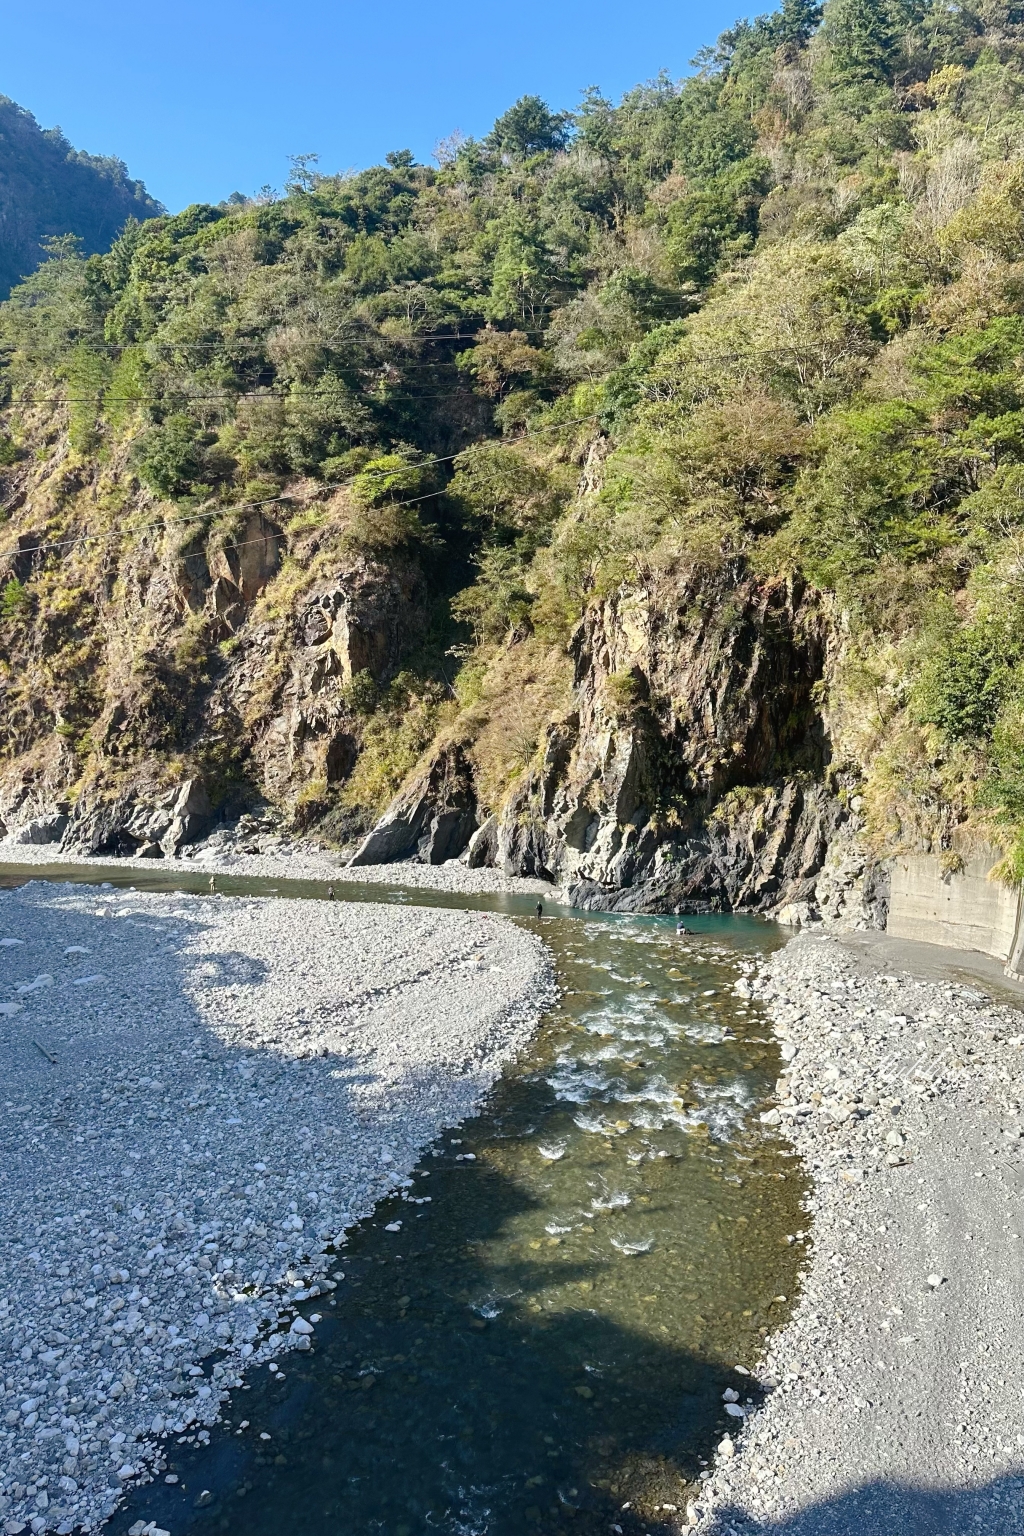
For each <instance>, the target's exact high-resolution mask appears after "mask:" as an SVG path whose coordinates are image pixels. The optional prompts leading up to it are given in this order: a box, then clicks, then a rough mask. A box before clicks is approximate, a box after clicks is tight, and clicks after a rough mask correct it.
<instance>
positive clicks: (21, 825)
mask: <svg viewBox="0 0 1024 1536" xmlns="http://www.w3.org/2000/svg"><path fill="white" fill-rule="evenodd" d="M118 468H119V466H116V465H115V466H113V468H112V470H111V471H110V474H111V476H112V477H113V478H114V479H115V480H116V476H117V472H118ZM8 479H9V482H10V481H13V482H14V484H13V485H11V484H10V483H9V485H8V493H9V494H8V501H7V510H8V513H9V514H10V515H12V519H13V522H14V527H9V528H8V529H7V530H6V532H7V538H6V540H5V543H6V546H7V553H6V555H5V556H3V558H2V561H0V584H4V585H5V586H6V587H8V588H10V590H12V591H14V592H15V593H17V590H18V585H19V584H26V592H27V593H30V596H28V597H26V599H25V601H24V604H23V605H19V604H17V603H15V602H10V603H9V604H8V611H7V612H6V614H5V616H4V618H3V621H2V630H0V711H2V717H3V721H4V726H5V731H4V737H5V739H4V743H3V746H4V754H3V761H2V765H0V823H2V825H3V826H4V827H5V828H6V829H8V830H10V831H12V832H14V833H15V835H18V836H22V837H25V838H28V839H30V840H36V841H60V842H61V843H62V846H63V847H64V848H66V849H68V850H71V851H77V852H85V853H99V852H106V853H112V854H118V853H143V854H146V855H148V856H151V857H164V856H167V855H171V854H174V853H175V852H177V851H178V849H180V848H181V847H182V846H183V845H184V844H187V843H189V842H191V841H194V840H195V838H197V837H201V836H203V835H204V834H205V833H207V832H208V831H209V830H210V829H211V827H212V826H213V825H214V824H215V822H216V821H218V820H220V819H223V818H224V817H229V818H234V817H237V815H238V814H239V813H240V812H242V811H244V810H245V809H246V808H248V807H249V806H251V805H253V804H258V803H260V802H263V801H267V802H270V803H272V804H274V805H276V806H278V807H280V808H282V810H283V811H284V813H285V814H286V815H292V816H293V817H294V818H295V819H296V820H301V812H302V804H303V796H304V795H308V794H309V792H310V786H315V787H316V788H317V790H318V792H319V791H329V790H330V789H331V788H332V787H334V786H337V785H340V784H342V783H343V782H344V781H345V779H346V778H347V776H348V775H349V773H350V772H351V770H352V767H353V765H354V764H355V762H356V759H357V756H358V752H359V747H360V739H361V731H362V728H363V726H362V720H361V717H360V715H359V713H358V712H357V711H356V710H355V709H354V708H353V705H352V701H351V685H352V682H353V679H354V678H359V677H362V678H363V679H364V681H365V680H372V681H373V682H374V683H387V682H388V680H389V679H390V678H392V677H393V676H394V675H395V673H396V672H397V671H398V670H399V668H400V666H401V663H402V660H403V657H404V656H405V655H406V654H407V653H408V651H409V650H410V649H411V648H414V647H415V646H416V645H417V644H418V643H419V641H420V640H421V638H422V635H423V632H424V627H425V623H426V612H427V590H426V583H425V580H424V576H423V573H422V570H421V568H420V566H419V564H418V563H417V560H416V559H415V558H414V556H413V555H412V554H410V553H408V552H406V551H403V550H391V551H389V552H388V553H387V555H386V557H384V556H381V557H375V556H373V555H371V554H370V553H368V552H366V551H365V550H360V549H358V548H357V547H355V546H353V544H352V543H351V541H349V540H347V538H346V531H345V530H346V525H345V508H344V506H343V505H342V504H341V503H340V501H339V499H338V498H334V500H331V499H329V497H327V496H325V493H324V492H323V491H322V489H320V488H317V487H312V486H309V485H304V484H299V485H296V486H295V487H293V488H291V492H292V494H291V495H290V496H289V497H288V498H280V499H279V500H278V501H277V502H275V503H273V504H267V505H264V506H253V507H251V508H249V509H243V510H242V511H241V512H240V513H238V512H236V513H234V514H233V515H232V517H231V520H230V522H228V523H226V524H224V523H222V524H221V525H220V526H219V527H218V526H216V516H215V515H214V516H212V517H210V518H207V519H204V518H201V517H197V518H193V519H192V520H191V521H190V520H188V519H186V518H180V519H173V518H172V519H171V520H170V521H169V522H167V523H164V522H163V520H162V519H161V518H160V517H159V509H158V508H156V507H154V506H153V505H152V498H150V497H148V496H147V494H146V493H143V492H138V491H136V493H135V501H134V503H133V504H132V505H130V506H129V507H127V508H126V507H124V506H123V505H121V506H119V507H118V521H119V524H120V526H121V528H122V529H123V528H124V525H125V523H126V522H127V521H128V520H129V519H134V520H135V522H136V523H137V525H138V528H139V532H138V533H136V534H135V535H134V536H132V535H131V534H130V533H129V536H128V537H124V536H121V535H117V536H112V537H111V538H110V539H109V540H107V539H103V538H98V539H95V540H89V541H79V540H77V539H76V538H75V528H76V524H77V523H78V522H79V521H82V522H86V520H87V521H88V524H89V525H90V526H92V527H95V525H96V522H97V520H98V506H102V501H103V496H104V493H105V492H106V493H107V494H109V490H110V487H109V486H105V485H104V483H103V481H102V478H101V477H99V476H97V479H96V480H95V481H92V482H87V481H83V480H82V478H81V476H76V477H75V479H74V482H73V483H70V482H69V481H68V479H67V476H63V478H62V468H61V458H60V455H59V453H58V454H55V455H54V456H53V457H52V458H51V459H49V460H47V461H46V463H45V464H43V465H42V466H41V467H40V466H39V465H38V464H37V465H33V466H30V467H27V468H23V469H22V468H19V470H18V471H17V472H16V473H12V474H11V475H9V477H8ZM19 523H20V524H21V527H20V528H19V526H18V524H19ZM211 523H212V524H214V525H215V526H213V527H212V528H211ZM55 524H57V526H58V527H59V528H60V529H61V533H60V534H59V535H56V536H55V534H54V533H53V532H52V531H51V530H53V528H54V525H55ZM179 524H180V526H179ZM129 528H130V523H129ZM60 537H64V538H65V539H66V545H64V546H58V545H57V544H56V539H59V538H60ZM55 547H60V548H61V549H62V550H63V549H64V548H66V555H65V558H64V560H63V562H62V565H61V567H60V569H59V571H57V572H55V571H54V569H53V559H52V557H53V552H54V548H55ZM12 580H13V582H14V583H15V585H14V587H10V584H11V582H12ZM357 829H358V822H357Z"/></svg>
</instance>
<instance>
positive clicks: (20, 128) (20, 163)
mask: <svg viewBox="0 0 1024 1536" xmlns="http://www.w3.org/2000/svg"><path fill="white" fill-rule="evenodd" d="M159 213H163V208H162V207H161V206H160V204H159V203H158V202H157V201H156V199H155V198H152V197H150V196H149V194H148V193H147V191H146V189H145V187H144V186H143V185H142V182H141V181H132V180H131V179H130V178H129V175H128V168H127V166H126V165H125V164H124V162H123V161H122V160H118V159H116V158H115V157H114V156H112V155H88V154H85V153H83V152H82V151H81V150H76V149H73V148H72V147H71V145H70V144H69V143H68V141H67V139H66V138H65V137H64V135H63V134H62V133H61V131H60V129H59V128H40V126H39V124H38V123H37V122H36V120H35V118H34V117H33V116H32V114H31V112H26V111H25V109H24V107H19V106H18V105H17V103H16V102H13V101H11V100H10V98H9V97H7V96H0V298H6V297H7V295H8V294H9V293H10V291H11V289H12V288H13V287H14V285H15V283H18V282H20V281H21V279H22V278H23V277H27V276H28V275H29V273H31V272H34V271H35V269H36V267H37V266H38V265H39V263H40V262H41V261H43V260H44V258H45V255H46V251H47V243H48V242H49V241H50V240H54V239H59V238H60V237H61V236H62V235H69V234H71V235H76V236H77V237H78V239H79V240H80V241H81V244H82V249H83V250H84V251H85V252H86V254H87V255H89V254H91V253H93V252H94V251H105V250H107V249H108V247H109V246H110V245H112V244H113V242H114V240H115V239H116V237H117V236H118V235H119V234H120V232H121V230H122V229H123V228H124V225H125V223H126V222H127V221H128V219H150V218H152V217H153V216H154V214H159Z"/></svg>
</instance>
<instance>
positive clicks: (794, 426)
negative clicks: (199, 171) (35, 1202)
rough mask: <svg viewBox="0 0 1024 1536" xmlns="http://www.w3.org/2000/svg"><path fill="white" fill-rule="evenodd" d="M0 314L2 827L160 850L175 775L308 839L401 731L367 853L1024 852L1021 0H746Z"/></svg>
mask: <svg viewBox="0 0 1024 1536" xmlns="http://www.w3.org/2000/svg"><path fill="white" fill-rule="evenodd" d="M0 337H2V345H3V349H4V351H3V357H4V363H3V373H2V388H3V391H4V395H3V399H4V401H5V402H6V404H5V408H4V412H3V431H4V434H5V435H4V436H3V438H2V439H0V455H2V459H3V463H4V466H5V467H4V470H3V474H4V488H3V516H4V519H5V521H4V524H3V529H2V532H0V548H2V549H4V550H6V551H7V552H8V554H7V559H6V566H5V570H6V585H5V587H4V590H3V597H2V605H0V611H2V618H0V652H2V657H3V663H2V664H3V676H2V687H3V692H4V754H5V756H4V763H5V767H4V771H3V780H2V795H0V799H2V805H0V810H3V812H4V814H5V815H6V816H7V818H8V820H9V821H10V822H12V824H13V823H14V822H17V821H18V820H19V819H24V817H25V816H27V815H28V814H29V813H30V812H38V811H41V810H44V809H47V808H50V807H52V806H53V805H55V804H57V803H58V802H62V803H64V804H65V805H66V806H67V807H68V809H69V811H70V814H71V827H70V829H69V832H68V834H67V835H68V837H69V839H70V843H69V846H80V847H85V846H89V847H100V846H107V847H115V846H116V847H121V848H130V847H139V846H145V847H146V848H147V851H150V849H151V850H152V851H154V852H158V851H160V848H161V847H163V846H164V844H161V842H160V835H159V827H160V826H163V825H164V824H165V821H166V817H165V819H164V822H161V821H160V817H159V815H158V814H157V812H156V811H154V807H157V808H159V804H160V797H161V795H162V796H163V797H164V799H165V800H166V799H167V797H168V796H171V797H172V798H173V793H174V789H175V786H177V785H179V784H181V783H182V782H183V781H184V780H185V779H186V778H188V777H191V776H196V775H200V776H202V778H203V781H204V784H205V786H206V789H207V790H208V793H209V795H210V798H211V801H212V803H213V804H214V806H216V805H218V804H219V805H222V806H223V807H224V808H225V812H226V813H227V814H234V813H235V811H236V810H237V809H238V808H240V807H241V806H243V805H244V804H245V803H247V802H250V801H253V800H264V799H265V800H268V801H269V802H271V803H273V804H275V805H277V806H278V807H279V808H281V810H282V811H283V812H284V813H286V814H287V816H288V817H289V818H291V819H292V821H293V824H294V825H296V826H298V827H300V828H316V829H319V831H320V833H321V835H323V836H326V837H328V838H333V839H335V840H338V841H341V842H346V841H351V840H352V839H353V838H355V837H356V836H357V834H359V833H360V832H361V831H364V830H366V829H367V828H368V827H369V826H370V825H371V824H372V823H373V821H374V820H375V818H376V817H377V816H378V815H379V813H380V812H381V811H382V810H383V809H384V808H385V806H386V805H387V804H388V801H389V799H390V797H391V796H392V795H393V794H394V793H395V791H396V790H398V789H399V788H400V786H401V785H402V783H403V780H405V778H406V775H407V774H410V773H411V774H412V778H411V779H410V780H409V781H408V783H407V785H406V790H405V793H404V796H403V797H402V798H401V799H400V800H399V802H398V804H397V805H396V806H395V807H394V808H393V810H392V813H391V816H390V818H389V820H388V822H387V823H386V826H385V829H384V831H383V832H382V834H381V835H380V837H379V838H378V840H377V842H376V843H373V844H371V851H372V850H373V849H375V850H376V853H377V854H380V853H381V852H383V853H386V854H389V855H395V854H401V853H408V852H411V851H414V850H415V848H416V847H417V846H418V847H419V849H420V852H421V854H422V855H423V856H425V857H430V858H437V857H442V856H444V855H445V854H446V853H452V852H458V851H459V848H461V847H462V846H463V845H464V843H465V840H466V837H467V836H468V835H469V833H470V832H471V831H472V829H473V828H474V827H477V826H481V825H482V826H483V828H484V830H483V832H482V833H481V834H480V835H478V836H477V838H476V839H475V840H474V848H473V853H472V856H473V857H474V858H479V859H485V858H486V859H495V858H496V859H499V860H501V861H503V862H504V863H505V864H506V865H507V866H508V867H510V868H519V869H524V870H535V869H540V870H547V871H549V872H550V873H552V874H554V875H557V876H558V877H559V878H560V879H566V880H569V881H570V882H572V883H574V888H576V889H577V890H578V895H579V899H580V900H583V901H589V902H590V903H591V904H613V905H614V904H622V903H621V901H620V897H621V893H622V892H630V891H632V892H634V893H639V894H634V895H633V896H630V897H628V898H626V900H627V904H628V901H636V902H637V903H638V904H644V903H646V904H649V905H658V904H661V905H666V904H673V905H682V906H684V907H685V906H686V905H687V904H698V905H699V904H700V903H702V902H710V903H711V904H712V905H719V906H721V905H725V906H730V905H732V906H734V905H752V906H760V907H766V906H769V905H771V904H772V903H773V902H776V901H778V900H780V899H781V898H782V897H783V896H788V897H791V898H792V897H798V898H800V899H807V900H811V899H816V900H817V901H818V902H819V904H820V903H821V902H822V901H823V900H825V899H826V898H825V894H823V887H822V885H821V872H822V868H823V865H824V866H826V870H827V867H828V860H829V858H830V857H831V859H832V864H833V866H834V865H835V864H836V860H837V859H839V862H840V864H843V861H845V865H844V867H845V868H846V869H847V875H848V876H849V878H847V884H849V879H852V878H855V879H860V880H861V881H863V880H864V879H865V878H867V877H866V876H865V873H864V872H865V870H868V871H870V868H871V867H872V865H873V864H874V863H875V862H877V861H878V860H881V859H884V857H885V856H886V855H887V854H890V853H892V852H893V851H894V850H896V849H898V848H908V847H909V848H931V849H934V850H935V851H939V852H942V853H943V855H944V857H945V858H946V859H947V861H948V863H949V865H950V867H954V866H955V864H956V861H957V859H958V858H959V857H960V855H959V853H958V851H957V849H958V847H959V846H960V843H959V842H958V839H960V838H962V835H963V832H964V829H965V828H966V829H967V831H968V832H970V830H971V829H974V830H975V831H977V832H978V833H979V835H980V834H983V835H984V836H986V837H988V838H989V839H996V840H997V841H1000V842H1001V843H1002V844H1003V845H1004V847H1005V848H1006V850H1007V853H1008V862H1007V870H1008V871H1009V872H1013V873H1017V874H1020V873H1022V872H1024V662H1022V657H1024V604H1022V580H1024V576H1022V569H1024V568H1022V552H1024V377H1022V371H1021V369H1022V361H1024V10H1021V9H1019V8H1018V7H1015V6H1013V5H1010V4H1005V3H1002V0H991V3H982V4H979V5H977V6H974V7H971V6H957V7H953V6H949V5H946V4H942V3H934V4H917V3H912V0H890V3H886V0H830V3H829V4H828V5H826V7H825V11H824V18H823V19H822V17H821V16H820V14H819V12H818V10H817V8H816V7H815V6H813V5H811V4H809V3H807V0H786V3H785V4H784V5H783V7H782V9H781V10H780V11H778V12H776V13H774V14H772V15H770V16H766V17H761V18H759V19H758V20H756V21H755V22H753V23H749V24H748V23H739V24H737V26H736V27H734V28H733V29H732V30H731V31H730V32H728V33H726V34H724V35H723V36H722V37H721V38H720V39H719V40H718V42H717V44H716V45H715V46H714V47H711V48H709V49H708V50H707V51H706V53H705V54H703V55H702V56H701V57H700V58H699V59H698V60H697V61H696V72H695V73H694V74H693V75H692V76H691V77H689V78H688V79H687V80H685V81H684V82H683V83H681V84H677V83H675V82H673V81H671V80H668V79H658V80H656V81H654V82H652V83H649V84H647V85H643V86H640V87H638V88H637V89H636V90H634V91H632V92H630V93H629V94H628V95H627V96H626V97H625V98H624V99H623V100H622V101H621V102H619V103H618V104H613V103H611V102H609V101H607V100H605V99H604V98H603V97H602V96H601V94H600V93H599V92H598V91H597V90H591V91H589V92H588V93H587V94H586V95H585V97H584V99H583V101H582V102H581V104H580V105H579V107H578V108H577V109H576V110H575V111H574V112H571V113H569V112H567V113H557V112H553V111H552V110H550V109H549V108H548V107H546V106H545V105H544V104H543V103H542V102H540V101H539V100H538V99H536V98H534V97H530V96H525V97H523V98H522V99H521V100H520V101H519V102H517V103H516V105H515V106H513V107H512V108H511V109H510V110H509V111H508V112H506V113H505V114H504V116H502V117H501V118H499V119H498V121H497V122H496V123H495V125H494V128H493V130H492V132H491V133H490V134H489V135H488V136H487V137H486V138H485V139H484V140H482V141H479V142H476V141H472V140H465V141H458V140H455V141H451V142H449V143H447V144H445V145H443V146H441V148H440V150H439V163H438V165H437V166H436V167H434V168H432V167H427V166H421V165H416V164H414V163H413V159H412V156H411V155H410V154H408V153H407V152H405V151H399V152H397V153H394V154H391V155H389V156H388V157H387V163H386V164H385V165H383V166H378V167H374V168H373V169H371V170H368V171H364V172H362V173H361V174H359V175H354V176H349V177H333V176H328V175H321V174H319V172H318V170H317V167H316V164H315V162H313V161H312V160H307V161H306V162H304V163H303V164H302V165H300V166H299V167H298V169H297V171H296V174H295V178H294V181H293V183H292V184H291V185H290V186H289V188H288V191H287V195H286V196H285V197H284V198H283V199H281V200H279V201H274V202H267V203H239V204H238V205H237V206H226V207H219V208H213V207H206V206H196V207H192V208H189V209H187V210H186V211H185V212H184V213H182V214H180V215H178V216H176V217H173V218H169V217H161V218H157V219H153V220H151V221H149V222H148V223H145V224H143V225H142V226H141V227H131V228H129V229H128V231H127V232H126V233H125V235H124V236H123V237H122V238H121V239H120V240H118V241H117V243H116V244H115V245H114V247H113V249H112V250H111V251H110V252H109V254H107V255H104V256H93V257H90V258H88V259H84V258H83V257H81V256H79V255H77V254H75V253H74V251H72V250H70V249H65V250H60V251H57V252H55V253H54V254H53V256H52V257H51V259H50V260H49V261H48V262H47V263H46V264H45V265H44V266H43V267H42V268H41V269H40V271H39V272H38V273H36V274H35V275H34V276H33V277H31V278H30V279H29V280H28V281H27V282H26V283H23V284H22V285H21V286H20V287H18V288H16V289H15V291H14V293H13V294H12V296H11V299H10V301H9V302H8V303H7V304H6V305H5V306H3V308H2V310H0ZM417 763H418V764H419V768H418V771H414V770H416V768H417ZM492 813H493V817H494V819H493V820H491V821H488V820H487V818H488V817H489V816H491V815H492ZM154 816H156V821H154V820H153V817H154ZM147 818H149V819H148V820H147ZM154 827H155V828H156V829H157V830H156V831H155V832H154V830H153V829H154ZM147 829H148V830H147ZM76 840H77V841H76ZM830 849H831V850H832V852H831V854H830V852H829V850H830ZM837 849H838V850H839V852H838V853H837V852H836V850H837ZM850 870H852V871H853V874H852V875H849V871H850ZM840 874H841V871H840ZM836 878H837V879H838V878H840V876H838V875H837V876H836ZM844 878H845V877H844ZM816 882H817V884H816ZM840 883H841V882H840ZM868 883H869V884H870V881H869V882H868ZM815 889H816V890H817V895H816V897H815V896H814V891H815ZM861 894H862V895H863V897H864V900H865V902H868V901H869V894H867V893H866V887H865V890H864V892H862V893H861ZM858 899H860V897H858Z"/></svg>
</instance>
